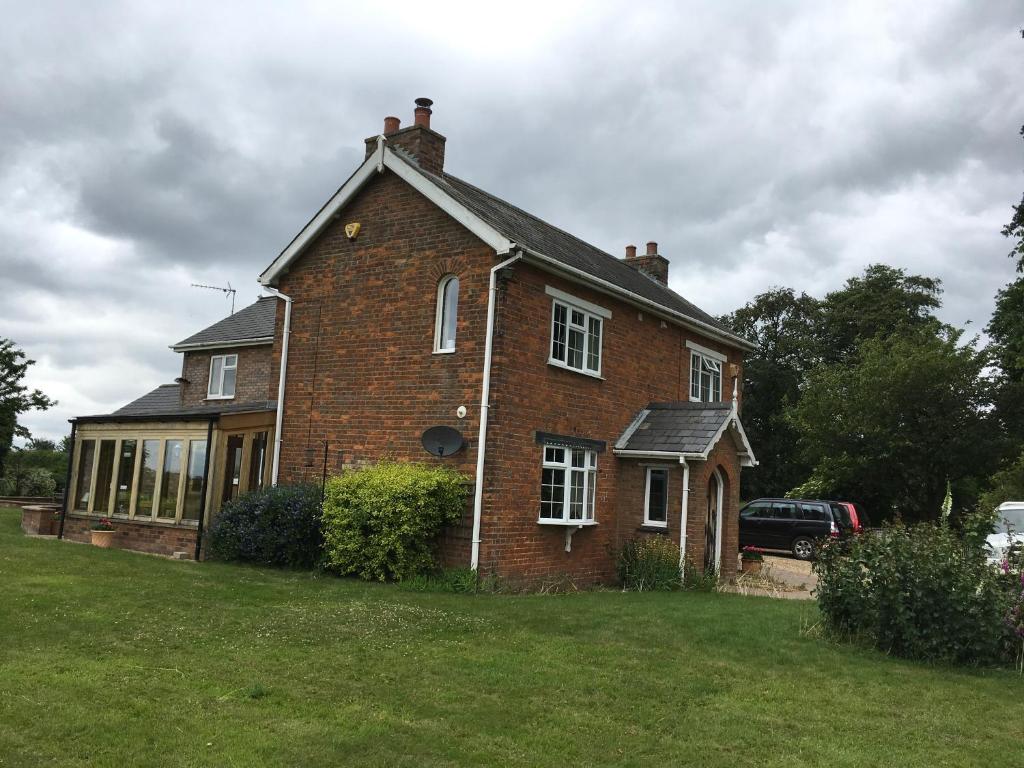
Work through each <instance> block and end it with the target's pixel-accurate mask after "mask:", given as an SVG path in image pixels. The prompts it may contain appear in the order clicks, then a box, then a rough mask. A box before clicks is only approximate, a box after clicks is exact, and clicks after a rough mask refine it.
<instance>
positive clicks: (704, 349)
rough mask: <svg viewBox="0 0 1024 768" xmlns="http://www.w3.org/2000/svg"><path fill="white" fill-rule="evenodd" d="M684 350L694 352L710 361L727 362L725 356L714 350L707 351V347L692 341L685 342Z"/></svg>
mask: <svg viewBox="0 0 1024 768" xmlns="http://www.w3.org/2000/svg"><path fill="white" fill-rule="evenodd" d="M686 348H687V349H691V350H693V351H694V352H698V353H700V354H702V355H704V357H710V358H711V359H712V360H717V361H718V362H720V363H724V362H726V361H727V358H726V356H725V355H723V354H722V353H721V352H715V350H713V349H709V348H708V347H704V346H701V345H700V344H697V343H696V342H694V341H689V340H687V342H686Z"/></svg>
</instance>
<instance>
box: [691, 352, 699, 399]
mask: <svg viewBox="0 0 1024 768" xmlns="http://www.w3.org/2000/svg"><path fill="white" fill-rule="evenodd" d="M700 368H701V365H700V355H690V397H692V398H694V399H695V400H700Z"/></svg>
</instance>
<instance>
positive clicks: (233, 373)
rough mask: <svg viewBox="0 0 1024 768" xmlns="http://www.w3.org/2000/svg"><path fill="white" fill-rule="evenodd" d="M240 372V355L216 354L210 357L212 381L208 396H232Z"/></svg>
mask: <svg viewBox="0 0 1024 768" xmlns="http://www.w3.org/2000/svg"><path fill="white" fill-rule="evenodd" d="M237 374H238V355H214V356H213V357H211V358H210V383H209V386H208V387H207V389H206V395H207V397H212V398H232V397H234V396H235V381H236V377H237Z"/></svg>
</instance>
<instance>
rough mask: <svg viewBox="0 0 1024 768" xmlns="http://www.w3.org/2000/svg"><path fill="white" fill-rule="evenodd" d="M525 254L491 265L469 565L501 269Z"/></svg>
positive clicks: (479, 505)
mask: <svg viewBox="0 0 1024 768" xmlns="http://www.w3.org/2000/svg"><path fill="white" fill-rule="evenodd" d="M521 258H523V254H522V252H520V253H517V254H516V255H515V256H513V257H512V258H510V259H506V260H505V261H503V262H501V263H500V264H496V265H495V266H493V267H492V268H491V278H490V282H489V284H488V290H487V333H486V336H485V338H484V375H483V385H482V387H481V391H480V433H479V435H478V436H477V441H476V483H475V488H474V489H473V554H472V557H471V559H470V566H469V567H470V568H472V569H473V570H474V571H476V570H478V568H479V566H480V518H481V517H482V515H483V505H484V458H485V456H486V455H487V415H488V412H489V411H490V408H491V403H490V397H491V357H492V355H493V351H494V315H495V311H496V310H495V305H496V304H497V296H498V272H499V271H501V270H502V269H504V268H505V267H507V266H509V265H511V264H513V263H515V262H517V261H519V260H520V259H521Z"/></svg>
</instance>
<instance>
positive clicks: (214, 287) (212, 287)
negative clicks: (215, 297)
mask: <svg viewBox="0 0 1024 768" xmlns="http://www.w3.org/2000/svg"><path fill="white" fill-rule="evenodd" d="M192 287H193V288H208V289H209V290H211V291H220V292H221V293H224V294H227V295H228V296H230V297H231V314H232V315H233V314H235V294H236V293H238V291H236V290H235V289H234V288H232V287H231V283H228V287H227V288H221V287H220V286H219V285H203V284H202V283H192Z"/></svg>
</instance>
